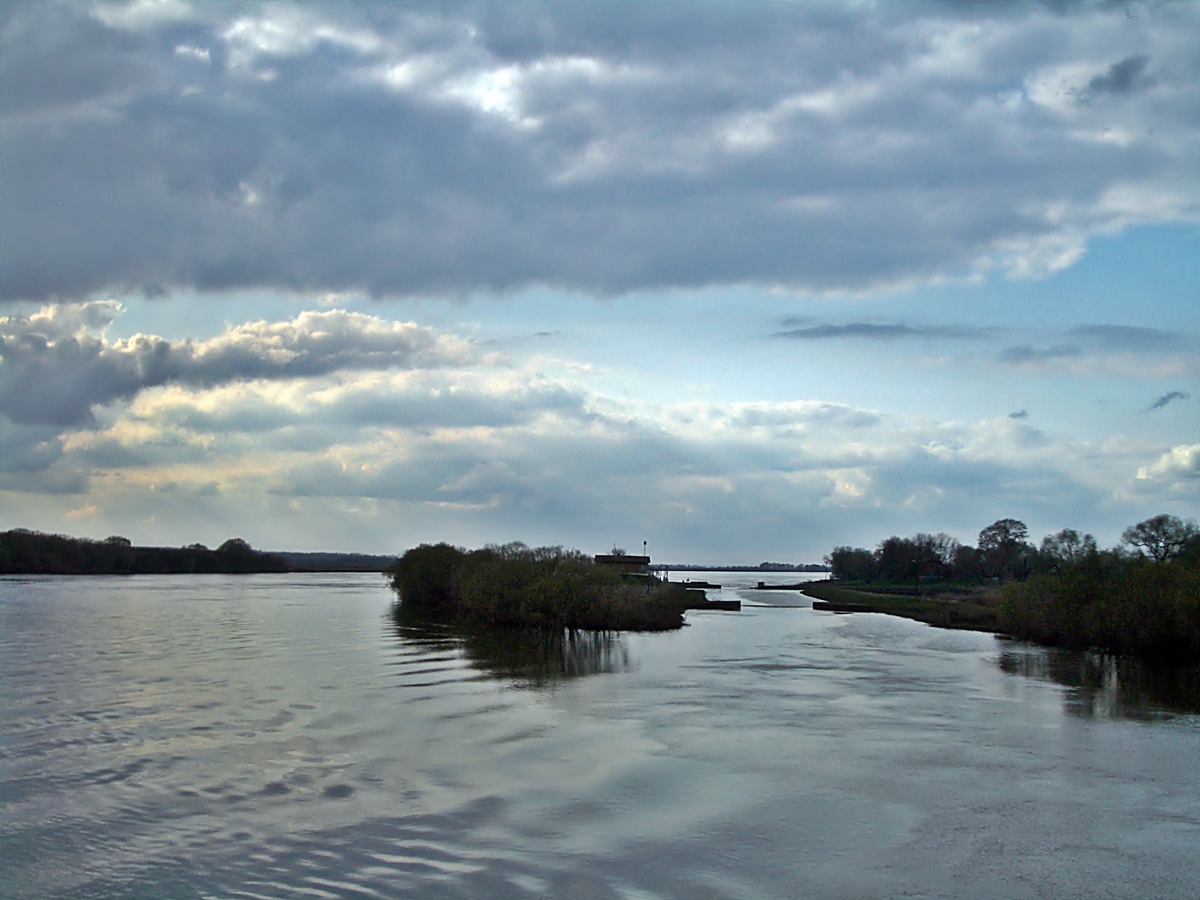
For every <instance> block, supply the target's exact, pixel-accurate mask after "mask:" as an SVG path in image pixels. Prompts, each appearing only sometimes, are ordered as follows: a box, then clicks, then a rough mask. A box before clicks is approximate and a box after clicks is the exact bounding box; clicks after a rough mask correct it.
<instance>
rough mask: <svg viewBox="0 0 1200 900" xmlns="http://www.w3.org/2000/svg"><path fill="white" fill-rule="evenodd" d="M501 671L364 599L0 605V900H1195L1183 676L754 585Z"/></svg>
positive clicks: (518, 654) (55, 584)
mask: <svg viewBox="0 0 1200 900" xmlns="http://www.w3.org/2000/svg"><path fill="white" fill-rule="evenodd" d="M690 575H691V577H693V578H702V577H707V578H709V579H710V580H713V581H719V582H723V583H724V584H726V589H725V590H724V591H722V592H721V593H720V594H716V593H714V594H713V596H723V597H730V596H736V595H740V596H741V597H742V598H743V600H744V601H745V602H746V605H745V606H744V608H743V611H742V612H741V613H707V614H696V613H693V614H690V620H689V621H690V624H689V627H687V628H685V629H684V630H682V631H681V632H676V633H671V634H666V635H627V636H619V637H616V638H609V639H603V640H602V639H592V640H580V641H577V642H575V643H573V644H567V645H565V646H549V647H547V646H545V645H536V644H535V645H533V646H516V647H514V646H511V645H505V646H497V645H496V644H495V642H489V641H487V640H485V639H480V638H475V639H470V640H465V639H463V638H462V637H460V636H456V635H454V634H451V633H449V632H446V631H444V630H437V629H430V628H421V627H416V626H412V627H410V626H400V625H397V624H396V623H395V622H394V621H392V619H391V618H390V617H389V616H388V610H389V605H390V603H391V595H390V593H389V592H388V590H387V589H386V586H385V584H384V583H383V581H382V579H381V578H379V577H378V576H357V575H356V576H344V575H317V576H251V577H242V578H227V577H220V576H212V577H194V578H154V577H143V578H130V579H108V578H91V579H65V578H45V579H0V664H2V665H0V676H2V679H3V681H2V683H0V688H2V698H3V710H2V714H3V746H2V752H3V756H2V760H0V764H2V775H3V785H2V791H3V793H2V797H0V800H2V810H3V812H2V816H3V818H2V820H0V895H2V896H3V897H5V898H12V900H16V898H27V897H28V898H32V897H39V898H40V897H50V896H54V897H67V898H71V897H145V898H168V897H171V898H200V897H205V898H208V897H239V898H240V897H247V898H250V897H253V898H266V897H271V898H274V897H280V898H282V897H289V898H290V897H300V896H303V897H317V898H321V897H395V896H413V897H433V898H437V897H540V896H551V897H564V898H568V897H569V898H623V900H649V898H658V897H678V898H754V897H773V898H774V897H778V898H793V897H812V898H857V897H864V898H868V897H880V898H884V897H898V896H912V897H964V896H969V897H978V898H992V897H995V898H1009V897H1011V898H1024V897H1089V898H1097V897H1113V898H1118V897H1119V898H1129V897H1178V898H1188V900H1195V898H1196V897H1200V862H1198V861H1200V715H1197V713H1196V709H1197V701H1196V691H1195V689H1196V680H1195V677H1194V673H1192V674H1191V675H1176V676H1162V675H1161V674H1155V673H1145V672H1142V671H1141V670H1136V671H1135V670H1130V669H1129V668H1128V667H1121V666H1117V665H1114V664H1111V663H1105V662H1104V661H1102V660H1096V659H1091V658H1087V657H1079V656H1071V655H1065V654H1054V653H1049V652H1046V651H1042V650H1037V649H1033V648H1029V647H1027V646H1023V645H1015V644H1011V643H1002V642H999V641H997V640H996V639H994V638H993V637H991V636H988V635H982V634H975V633H967V632H949V631H939V630H935V629H931V628H928V627H926V626H923V625H919V624H917V623H912V622H906V621H903V620H899V619H889V618H885V617H881V616H873V615H865V616H864V615H860V616H837V615H832V614H828V613H817V612H814V611H813V610H812V609H811V608H809V607H808V605H807V604H808V601H807V600H805V599H804V598H803V597H801V596H800V595H798V594H793V593H776V592H760V591H755V590H752V589H749V588H748V587H743V588H738V587H736V585H737V584H738V583H741V584H742V585H752V584H754V582H755V581H757V580H758V579H759V578H760V577H765V578H767V579H768V580H775V581H779V580H787V581H791V580H794V579H795V576H794V575H788V576H781V577H777V576H759V575H731V574H728V573H713V574H711V575H703V574H700V573H690Z"/></svg>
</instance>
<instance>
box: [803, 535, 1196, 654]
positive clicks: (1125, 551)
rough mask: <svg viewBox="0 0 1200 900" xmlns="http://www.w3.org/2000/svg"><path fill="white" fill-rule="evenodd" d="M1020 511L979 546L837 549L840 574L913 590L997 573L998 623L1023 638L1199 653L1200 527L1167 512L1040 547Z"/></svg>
mask: <svg viewBox="0 0 1200 900" xmlns="http://www.w3.org/2000/svg"><path fill="white" fill-rule="evenodd" d="M1028 536H1029V530H1028V528H1026V526H1025V524H1024V523H1023V522H1021V521H1019V520H1017V519H1000V520H998V521H996V522H993V523H992V524H991V525H989V526H987V527H986V528H984V529H983V530H982V531H980V532H979V539H978V544H977V546H974V547H971V546H966V545H962V544H959V543H958V542H957V541H956V540H954V539H953V538H951V537H950V536H949V535H946V534H937V535H928V534H918V535H916V536H915V537H911V538H900V537H890V538H888V539H887V540H885V541H882V542H881V543H880V544H879V545H878V547H876V548H875V550H873V551H871V550H866V549H864V548H861V547H837V548H835V549H834V550H833V552H832V553H830V555H829V556H828V557H827V558H826V562H827V563H828V564H829V565H830V567H831V574H832V577H833V578H834V579H836V580H839V581H852V582H862V583H866V584H878V585H880V586H881V587H883V586H887V585H897V584H907V585H912V586H913V588H914V589H921V588H922V586H923V585H928V586H929V587H930V588H937V587H939V586H948V585H949V584H951V583H954V582H958V583H967V584H970V583H982V582H985V581H991V582H994V583H998V584H999V585H1000V586H1001V587H1000V594H999V607H998V611H997V627H998V628H999V629H1000V630H1001V631H1003V632H1005V633H1007V634H1011V635H1013V636H1014V637H1019V638H1024V639H1028V640H1033V641H1037V642H1039V643H1044V644H1050V645H1054V646H1061V647H1071V648H1078V649H1100V650H1106V651H1111V652H1115V653H1128V654H1135V655H1139V656H1143V657H1147V658H1152V659H1159V660H1185V659H1186V660H1197V659H1200V528H1198V527H1197V525H1196V522H1195V521H1193V520H1184V519H1181V518H1179V517H1177V516H1172V515H1166V514H1163V515H1158V516H1154V517H1152V518H1149V519H1146V520H1144V521H1142V522H1139V523H1137V524H1136V525H1132V526H1130V527H1129V528H1126V529H1125V531H1124V532H1123V533H1122V535H1121V542H1120V544H1118V545H1117V546H1116V547H1112V548H1109V549H1100V548H1099V547H1098V546H1097V543H1096V539H1095V538H1094V537H1093V536H1092V535H1090V534H1085V533H1080V532H1078V531H1076V530H1075V529H1072V528H1064V529H1062V530H1061V531H1058V532H1056V533H1054V534H1050V535H1047V536H1046V537H1045V538H1043V539H1042V541H1041V544H1040V545H1038V546H1034V545H1033V544H1032V543H1030V542H1029V540H1028Z"/></svg>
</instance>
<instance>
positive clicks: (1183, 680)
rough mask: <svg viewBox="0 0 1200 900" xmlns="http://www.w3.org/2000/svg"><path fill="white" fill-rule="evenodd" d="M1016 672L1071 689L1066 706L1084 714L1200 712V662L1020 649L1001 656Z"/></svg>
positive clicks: (1008, 668) (1124, 716)
mask: <svg viewBox="0 0 1200 900" xmlns="http://www.w3.org/2000/svg"><path fill="white" fill-rule="evenodd" d="M1000 668H1001V670H1002V671H1004V672H1007V673H1009V674H1010V675H1023V676H1025V677H1028V678H1037V679H1039V680H1042V681H1052V682H1054V683H1055V684H1061V685H1063V686H1064V687H1067V688H1069V689H1070V690H1068V691H1067V693H1066V696H1065V698H1064V700H1063V707H1064V709H1065V710H1066V711H1067V712H1068V713H1069V714H1071V715H1075V716H1080V717H1083V718H1104V719H1140V720H1149V719H1155V718H1161V717H1163V716H1168V715H1176V714H1184V715H1189V714H1197V713H1200V666H1196V665H1155V664H1153V663H1149V662H1146V661H1144V660H1140V659H1136V658H1134V657H1129V656H1116V655H1113V654H1108V653H1094V652H1080V651H1075V650H1055V649H1046V648H1041V647H1032V646H1030V647H1021V646H1018V647H1015V648H1013V649H1009V650H1005V651H1004V652H1002V653H1001V654H1000Z"/></svg>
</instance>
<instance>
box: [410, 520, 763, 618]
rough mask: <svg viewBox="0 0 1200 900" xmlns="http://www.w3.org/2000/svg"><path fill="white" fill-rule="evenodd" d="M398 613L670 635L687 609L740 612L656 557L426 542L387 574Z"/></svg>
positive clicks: (516, 544)
mask: <svg viewBox="0 0 1200 900" xmlns="http://www.w3.org/2000/svg"><path fill="white" fill-rule="evenodd" d="M388 575H389V577H390V578H391V583H392V587H393V589H394V590H395V591H396V594H397V604H396V610H395V612H396V614H397V615H398V616H405V617H411V616H414V615H420V616H426V617H428V618H430V619H432V620H435V621H441V622H447V623H451V624H456V625H465V626H469V627H485V628H507V629H522V630H538V631H563V630H568V631H668V630H671V629H675V628H681V627H682V626H683V624H684V620H683V614H684V613H685V612H687V611H688V610H702V609H711V610H736V609H738V608H740V605H741V604H740V602H739V601H710V600H708V599H707V597H706V595H705V593H704V591H703V590H700V589H697V588H693V587H690V586H688V585H684V584H680V583H677V582H671V581H664V580H662V579H660V578H658V577H657V576H656V575H655V574H653V573H652V572H651V571H650V559H649V557H646V556H632V555H628V554H623V553H614V554H600V555H598V556H595V557H590V556H587V555H585V554H583V553H581V552H580V551H578V550H567V549H564V548H563V547H560V546H554V547H529V546H527V545H526V544H523V543H520V542H514V543H509V544H504V545H494V544H493V545H488V546H486V547H483V548H481V549H478V550H464V549H462V548H461V547H455V546H451V545H450V544H446V543H440V544H421V545H420V546H418V547H413V548H412V549H410V550H408V551H407V552H406V553H404V555H403V556H401V557H400V559H399V560H398V561H397V562H396V564H395V565H394V566H392V567H391V568H390V569H389V570H388Z"/></svg>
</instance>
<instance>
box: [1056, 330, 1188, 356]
mask: <svg viewBox="0 0 1200 900" xmlns="http://www.w3.org/2000/svg"><path fill="white" fill-rule="evenodd" d="M1070 333H1071V335H1072V336H1073V337H1076V338H1080V339H1084V340H1087V341H1089V342H1091V343H1093V344H1095V345H1097V346H1099V347H1102V348H1104V349H1106V350H1118V351H1130V352H1135V353H1136V352H1143V351H1152V350H1162V349H1165V348H1169V347H1172V346H1175V345H1177V344H1178V343H1179V338H1178V336H1177V335H1175V334H1173V333H1172V332H1170V331H1163V330H1162V329H1160V328H1145V327H1139V326H1135V325H1081V326H1079V327H1078V328H1074V329H1072V330H1071V332H1070Z"/></svg>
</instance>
